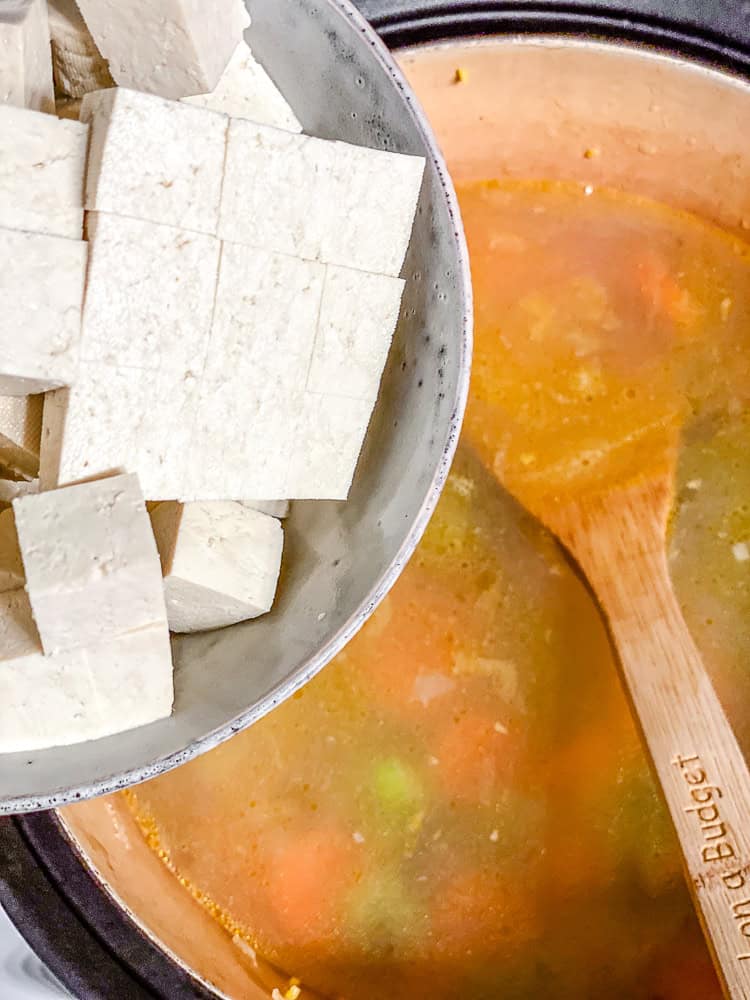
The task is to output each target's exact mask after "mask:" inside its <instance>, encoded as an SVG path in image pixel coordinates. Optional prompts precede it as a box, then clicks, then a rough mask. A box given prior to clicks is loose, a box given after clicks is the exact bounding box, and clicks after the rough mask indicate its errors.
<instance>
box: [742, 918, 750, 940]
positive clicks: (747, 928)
mask: <svg viewBox="0 0 750 1000" xmlns="http://www.w3.org/2000/svg"><path fill="white" fill-rule="evenodd" d="M740 933H741V934H744V935H745V937H746V938H750V920H746V921H745V923H744V924H740Z"/></svg>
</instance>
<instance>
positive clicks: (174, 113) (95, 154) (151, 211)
mask: <svg viewBox="0 0 750 1000" xmlns="http://www.w3.org/2000/svg"><path fill="white" fill-rule="evenodd" d="M81 121H84V122H89V123H90V125H91V142H90V146H89V161H88V172H87V175H86V201H85V204H86V208H87V209H88V210H89V211H96V212H111V213H114V214H116V215H126V216H130V217H131V218H134V219H145V220H146V221H147V222H158V223H163V224H164V225H168V226H177V227H178V228H180V229H189V230H192V231H194V232H198V233H209V234H211V235H213V234H215V233H216V228H217V220H218V212H219V199H220V195H221V186H222V174H223V169H224V153H225V147H226V132H227V125H228V119H227V118H226V117H225V116H224V115H219V114H216V113H215V112H214V111H207V110H206V109H205V108H193V107H190V106H189V105H187V104H181V103H178V102H175V101H166V100H163V99H162V98H160V97H154V96H153V95H151V94H139V93H136V92H135V91H133V90H124V89H122V88H114V89H112V90H98V91H96V92H95V93H91V94H87V95H86V96H85V97H84V99H83V103H82V104H81Z"/></svg>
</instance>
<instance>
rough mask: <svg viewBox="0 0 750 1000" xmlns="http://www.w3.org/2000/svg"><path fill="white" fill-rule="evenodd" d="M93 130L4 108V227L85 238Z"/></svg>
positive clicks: (0, 130)
mask: <svg viewBox="0 0 750 1000" xmlns="http://www.w3.org/2000/svg"><path fill="white" fill-rule="evenodd" d="M87 141H88V127H87V126H86V125H82V124H81V122H72V121H61V120H60V119H59V118H55V117H54V115H45V114H42V113H41V112H39V111H28V110H26V109H25V108H14V107H11V106H10V105H0V227H2V228H4V229H22V230H26V231H27V232H30V233H46V234H47V235H49V236H65V237H67V238H68V239H71V240H80V239H81V234H82V229H83V178H84V173H85V169H86V143H87Z"/></svg>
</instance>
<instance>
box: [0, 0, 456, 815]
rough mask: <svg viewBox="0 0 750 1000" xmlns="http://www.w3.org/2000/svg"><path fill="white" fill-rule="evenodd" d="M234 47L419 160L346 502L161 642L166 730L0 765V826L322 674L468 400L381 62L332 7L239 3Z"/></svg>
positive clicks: (450, 246) (437, 216)
mask: <svg viewBox="0 0 750 1000" xmlns="http://www.w3.org/2000/svg"><path fill="white" fill-rule="evenodd" d="M249 7H250V11H251V14H252V20H253V23H252V27H251V29H250V31H249V35H248V37H249V40H250V42H251V44H252V47H253V50H254V51H255V53H256V55H257V56H258V58H259V59H260V60H261V62H263V63H264V64H265V66H266V68H267V69H268V71H269V73H270V74H271V75H272V76H273V77H274V79H275V80H276V82H277V84H278V85H279V86H280V87H281V89H282V90H283V92H284V93H285V94H286V95H287V96H288V98H289V100H290V102H291V103H292V105H293V106H294V108H295V110H296V112H297V114H298V116H299V118H300V119H301V121H302V123H303V125H304V127H305V129H306V130H307V131H309V132H311V133H313V134H316V135H319V136H322V137H328V138H337V139H345V140H348V141H351V142H354V143H358V144H361V145H368V146H373V147H377V148H382V149H389V150H394V151H398V152H405V153H417V154H421V155H423V156H425V157H426V158H427V169H426V177H425V182H424V185H423V189H422V196H421V200H420V204H419V209H418V215H417V219H416V224H415V229H414V235H413V239H412V243H411V247H410V250H409V255H408V258H407V261H406V264H405V271H404V275H405V276H406V277H407V279H408V280H407V286H406V292H405V295H404V303H403V307H402V314H401V320H400V323H399V327H398V331H397V334H396V338H395V342H394V347H393V350H392V352H391V356H390V359H389V363H388V367H387V370H386V373H385V375H384V378H383V385H382V392H381V396H380V399H379V401H378V404H377V407H376V411H375V414H374V417H373V421H372V424H371V426H370V431H369V433H368V437H367V441H366V444H365V448H364V451H363V454H362V457H361V459H360V463H359V467H358V470H357V474H356V477H355V483H354V487H353V490H352V493H351V497H350V499H349V501H348V502H347V503H333V502H331V503H299V504H296V505H295V506H294V508H293V513H292V516H291V517H290V518H289V520H288V522H287V525H286V550H285V569H284V575H283V579H282V586H281V587H280V591H279V599H278V601H277V603H276V606H275V608H274V610H273V612H272V613H271V614H270V615H268V616H266V617H265V618H262V619H259V620H258V621H256V622H252V623H249V624H246V625H238V626H234V627H232V628H229V629H224V630H222V631H218V632H214V633H209V634H205V635H200V636H191V637H185V638H180V639H178V640H176V641H175V643H174V657H175V664H176V667H175V687H176V703H175V711H174V714H173V716H172V718H170V719H166V720H164V721H162V722H158V723H155V724H154V725H151V726H148V727H145V728H142V729H138V730H135V731H133V732H131V733H124V734H122V735H119V736H115V737H111V738H109V739H105V740H99V741H96V742H94V743H84V744H81V745H78V746H73V747H67V748H56V749H52V750H47V751H44V752H41V753H30V754H8V755H3V756H0V813H1V812H21V811H27V810H32V809H40V808H49V807H52V806H56V805H60V804H62V803H64V802H69V801H73V800H75V799H80V798H86V797H88V796H90V795H94V794H97V793H100V792H103V791H110V790H112V789H114V788H117V787H122V786H124V785H127V784H130V783H133V782H136V781H140V780H143V779H145V778H148V777H150V776H152V775H154V774H156V773H158V772H159V771H162V770H165V769H166V768H167V767H170V766H176V765H178V764H180V763H183V762H184V761H186V760H187V759H189V758H190V757H191V756H194V755H195V754H197V753H200V752H202V751H204V750H207V749H209V748H210V747H211V746H214V745H215V744H216V743H218V742H220V741H221V740H222V739H226V738H228V737H229V736H231V735H232V733H234V732H236V731H238V730H239V729H242V728H244V727H245V726H247V725H249V724H250V723H252V722H253V721H255V720H256V719H258V718H259V717H260V716H261V715H263V714H264V713H265V712H267V711H269V710H270V709H271V708H273V706H274V705H275V704H277V703H278V702H279V701H281V700H283V699H284V698H286V697H288V696H289V695H290V694H292V693H293V692H294V691H295V690H296V689H297V688H298V687H299V686H301V685H302V684H304V683H305V682H306V681H307V680H309V679H310V678H311V677H312V676H313V675H314V674H315V673H316V672H317V671H318V670H320V668H321V667H322V666H323V665H324V664H325V663H326V662H328V660H329V659H330V658H331V657H332V656H333V655H334V653H335V652H336V651H337V650H338V649H339V648H340V647H341V646H342V645H343V644H344V643H345V642H346V641H347V640H348V639H349V638H350V637H351V636H352V635H353V634H354V632H355V631H356V630H357V629H358V628H359V626H360V625H361V624H362V623H363V622H364V621H365V619H366V618H367V617H368V616H369V614H370V613H371V612H372V610H373V608H374V607H375V605H376V604H377V602H378V601H379V600H380V599H381V598H382V597H383V596H384V594H385V593H386V592H387V590H388V588H389V587H390V585H391V584H392V583H393V581H394V579H395V578H396V576H397V575H398V572H399V571H400V569H401V567H402V566H403V564H404V562H405V560H406V559H407V558H408V556H409V554H410V553H411V551H412V549H413V547H414V545H415V544H416V541H417V540H418V537H419V536H420V534H421V532H422V530H423V529H424V527H425V525H426V523H427V520H428V517H429V513H430V511H431V509H432V507H433V506H434V503H435V502H436V500H437V497H438V495H439V492H440V489H441V486H442V482H443V479H444V477H445V475H446V474H447V470H448V467H449V465H450V460H451V457H452V454H453V450H454V448H455V444H456V439H457V436H458V430H459V425H460V420H461V416H462V414H463V407H464V405H465V398H466V392H467V387H468V375H469V364H470V337H471V332H470V327H471V304H470V294H471V293H470V286H469V280H468V265H467V259H466V253H465V245H464V242H463V235H462V232H461V227H460V222H459V221H458V216H457V212H456V210H455V204H454V202H453V195H452V189H451V187H450V182H449V181H448V180H447V177H446V174H445V171H444V169H443V168H442V161H441V159H440V156H439V154H438V153H437V151H436V149H435V147H434V145H433V144H432V140H431V138H430V135H429V131H428V130H427V128H426V126H425V125H424V120H423V118H422V117H421V114H420V111H419V109H418V107H417V106H416V105H415V104H414V102H413V100H412V98H411V95H410V93H409V90H408V87H406V86H405V85H404V82H403V79H402V78H401V77H400V74H399V73H398V70H397V69H396V68H395V65H394V64H393V63H392V61H391V59H390V57H389V56H388V54H387V52H386V50H385V48H384V47H383V46H382V45H381V43H380V42H379V41H378V40H377V38H376V36H375V35H374V33H372V32H371V30H370V29H369V28H367V27H366V25H365V22H364V21H363V20H362V19H361V18H360V16H359V15H358V14H356V13H355V11H354V9H353V8H352V7H351V6H350V5H349V3H348V2H347V0H325V2H320V0H251V2H250V3H249Z"/></svg>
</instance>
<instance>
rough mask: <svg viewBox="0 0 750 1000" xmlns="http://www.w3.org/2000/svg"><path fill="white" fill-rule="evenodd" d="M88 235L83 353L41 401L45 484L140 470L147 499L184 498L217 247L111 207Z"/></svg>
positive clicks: (91, 218) (96, 219) (96, 217)
mask: <svg viewBox="0 0 750 1000" xmlns="http://www.w3.org/2000/svg"><path fill="white" fill-rule="evenodd" d="M88 231H89V237H90V241H91V242H90V244H89V253H90V266H89V273H88V283H87V291H86V305H85V310H84V316H83V330H82V343H81V357H82V359H83V360H82V361H81V362H80V364H79V367H78V370H77V374H76V383H75V385H74V386H73V387H72V388H71V389H70V390H69V391H68V390H65V391H62V392H56V393H51V394H49V395H48V396H47V398H46V400H45V407H44V427H43V435H42V447H41V456H40V478H41V480H42V484H43V486H44V488H45V489H50V488H52V487H55V486H58V485H64V484H68V483H74V482H78V481H80V480H81V479H86V478H90V477H91V476H94V475H101V474H105V473H108V472H112V471H115V470H123V469H132V470H134V471H135V472H137V473H138V475H139V477H140V481H141V485H142V486H143V489H144V492H145V495H146V496H147V498H148V499H149V500H159V499H168V498H172V497H181V496H182V488H183V479H184V475H185V466H186V462H187V456H188V454H189V450H190V436H191V433H192V427H193V424H194V423H195V419H196V413H197V406H198V398H199V389H200V382H199V378H200V376H201V374H202V372H203V368H204V366H205V360H206V353H207V350H208V340H209V335H210V330H211V317H212V310H213V304H214V296H215V290H216V281H217V270H218V263H219V251H220V244H219V242H218V240H216V239H213V238H212V237H210V236H205V235H202V234H198V233H191V232H185V231H182V230H179V229H174V228H172V227H169V226H157V225H153V224H150V223H146V222H142V221H140V220H137V219H124V218H120V217H118V216H112V215H106V214H102V215H97V214H92V215H90V216H89V217H88Z"/></svg>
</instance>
